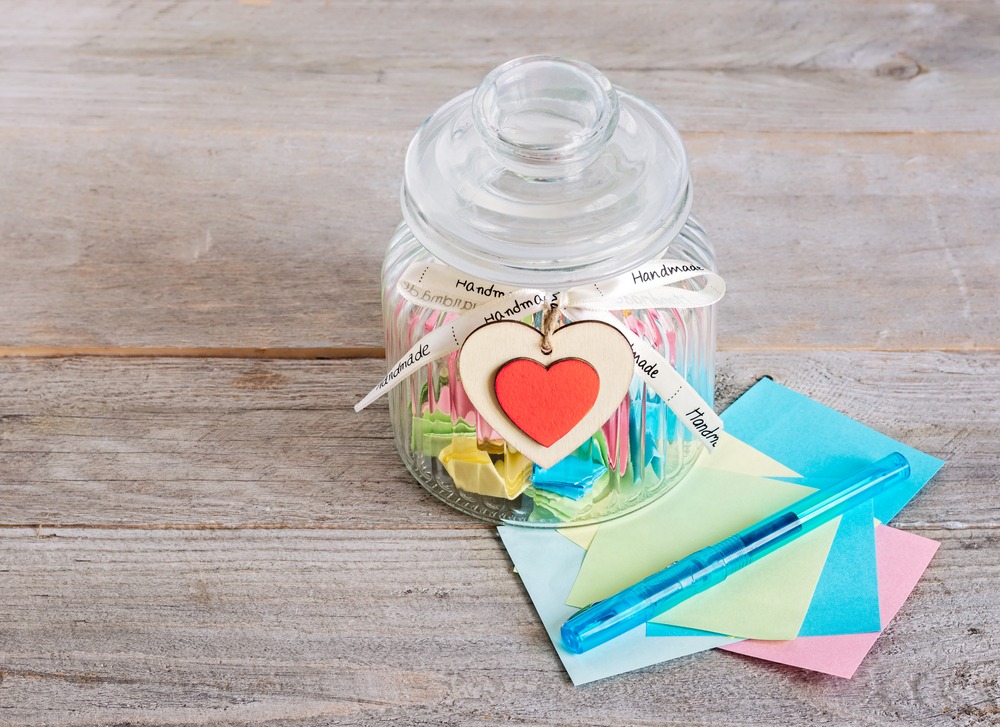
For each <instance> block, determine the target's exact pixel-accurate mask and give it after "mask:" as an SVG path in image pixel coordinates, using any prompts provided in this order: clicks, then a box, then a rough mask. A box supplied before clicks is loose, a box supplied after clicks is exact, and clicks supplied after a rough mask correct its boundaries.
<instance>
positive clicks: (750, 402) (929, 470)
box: [723, 379, 944, 523]
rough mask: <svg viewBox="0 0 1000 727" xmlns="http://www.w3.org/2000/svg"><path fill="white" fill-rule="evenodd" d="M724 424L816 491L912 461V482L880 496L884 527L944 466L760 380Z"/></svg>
mask: <svg viewBox="0 0 1000 727" xmlns="http://www.w3.org/2000/svg"><path fill="white" fill-rule="evenodd" d="M723 420H724V421H725V423H726V431H727V432H729V433H730V434H732V435H734V436H736V437H737V438H738V439H741V440H743V441H744V442H746V443H747V444H749V445H750V446H752V447H755V448H756V449H759V450H760V451H761V452H763V453H764V454H766V455H768V456H770V457H773V458H774V459H776V460H778V461H779V462H781V463H782V464H784V465H786V466H788V467H791V468H792V469H793V470H795V471H796V472H798V473H799V474H801V475H802V476H803V477H805V481H804V482H801V484H805V485H809V486H811V487H822V486H823V484H824V482H830V481H832V480H835V479H840V478H843V477H847V476H848V475H849V474H851V473H852V472H855V471H857V470H859V469H861V468H862V467H864V466H865V465H867V464H870V463H872V462H874V461H875V460H877V459H881V458H882V457H885V456H886V455H888V454H892V453H893V452H901V453H902V454H903V455H904V456H905V457H906V458H907V459H908V460H909V461H910V479H909V481H908V482H905V483H902V484H901V485H899V486H896V487H892V488H890V489H889V490H888V491H887V492H885V493H883V494H881V495H879V496H878V497H876V498H875V508H874V514H875V517H877V518H878V519H879V520H880V521H882V522H884V523H888V522H889V521H890V520H891V519H892V518H893V517H895V515H896V513H898V512H899V511H900V510H901V509H902V508H903V506H904V505H906V503H908V502H909V501H910V500H911V499H912V498H913V496H914V495H915V494H917V492H918V491H919V490H920V488H921V487H923V486H924V484H926V483H927V481H928V480H929V479H930V478H931V477H933V476H934V473H936V472H937V471H938V470H939V469H941V465H943V464H944V462H943V461H941V460H940V459H938V458H937V457H931V456H930V455H929V454H924V453H923V452H921V451H919V450H916V449H914V448H913V447H908V446H906V445H905V444H901V443H900V442H897V441H896V440H894V439H892V438H891V437H887V436H886V435H884V434H882V433H880V432H876V431H875V430H874V429H869V428H868V427H866V426H865V425H864V424H861V423H860V422H856V421H854V420H853V419H851V418H850V417H847V416H844V415H843V414H841V413H840V412H837V411H834V410H833V409H831V408H829V407H827V406H824V405H823V404H820V403H819V402H818V401H813V400H812V399H810V398H809V397H808V396H803V395H802V394H799V393H797V392H795V391H792V390H791V389H788V388H786V387H784V386H782V385H781V384H778V383H775V382H774V381H772V380H771V379H761V380H760V381H758V382H757V383H756V384H755V385H754V386H753V387H751V388H750V390H749V391H747V392H746V393H745V394H744V395H743V396H741V397H740V398H739V399H737V400H736V401H735V402H733V404H732V406H730V407H729V408H728V409H727V410H726V411H725V413H724V414H723ZM811 480H815V481H811Z"/></svg>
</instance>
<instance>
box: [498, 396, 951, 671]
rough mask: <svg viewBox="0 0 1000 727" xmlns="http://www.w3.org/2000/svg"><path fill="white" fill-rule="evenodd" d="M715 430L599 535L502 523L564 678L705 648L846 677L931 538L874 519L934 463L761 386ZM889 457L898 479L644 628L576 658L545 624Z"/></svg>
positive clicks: (909, 585)
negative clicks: (715, 436) (902, 463)
mask: <svg viewBox="0 0 1000 727" xmlns="http://www.w3.org/2000/svg"><path fill="white" fill-rule="evenodd" d="M723 419H724V421H725V424H726V432H727V434H726V436H725V438H724V440H723V442H722V444H720V446H719V448H718V450H717V452H716V453H715V454H714V455H712V456H708V455H704V456H702V457H701V458H699V460H698V462H697V463H696V464H695V467H694V469H693V470H692V471H691V473H690V474H689V475H688V476H687V477H686V478H685V479H684V481H683V482H681V483H680V484H679V485H678V486H677V487H676V488H675V489H674V490H673V491H671V492H669V493H667V494H666V495H665V496H664V497H662V498H660V499H659V500H657V501H656V502H654V503H652V504H650V505H648V506H647V507H645V508H643V509H642V510H640V511H638V512H636V513H634V514H632V515H628V516H625V517H622V518H619V519H617V520H613V521H611V522H608V523H605V524H603V525H599V526H590V527H577V528H566V529H564V530H561V531H558V532H554V531H545V530H534V529H530V528H522V527H517V526H502V527H501V528H500V529H499V530H500V536H501V538H502V539H503V542H504V545H505V546H506V548H507V550H508V552H509V553H510V556H511V558H512V560H513V561H514V564H515V566H516V567H517V571H518V573H519V574H520V576H521V579H522V580H523V581H524V585H525V587H526V588H527V590H528V592H529V594H530V595H531V598H532V601H533V602H534V604H535V607H536V609H537V610H538V613H539V615H540V616H541V619H542V621H543V623H544V624H545V627H546V629H547V631H548V633H549V636H550V637H551V638H552V641H553V643H554V644H555V646H556V651H557V652H558V653H559V656H560V658H561V659H562V660H563V663H564V665H565V666H566V669H567V672H568V673H569V675H570V677H571V679H572V680H573V682H574V683H576V684H582V683H586V682H589V681H593V680H595V679H601V678H604V677H607V676H612V675H614V674H620V673H622V672H626V671H630V670H633V669H638V668H641V667H643V666H648V665H650V664H655V663H658V662H661V661H666V660H669V659H673V658H677V657H680V656H684V655H687V654H691V653H695V652H698V651H704V650H707V649H712V648H716V647H719V648H722V649H725V650H727V651H733V652H737V653H741V654H745V655H748V656H753V657H757V658H761V659H766V660H769V661H775V662H779V663H784V664H789V665H792V666H798V667H802V668H806V669H812V670H815V671H820V672H825V673H828V674H834V675H837V676H842V677H850V676H852V675H853V673H854V671H855V670H856V669H857V667H858V665H859V664H860V663H861V660H862V659H863V657H864V656H865V654H867V653H868V651H869V649H870V648H871V646H872V645H873V644H874V643H875V640H876V639H877V638H878V635H879V633H880V631H881V630H882V629H883V628H885V626H886V625H887V624H888V622H889V620H890V619H891V618H892V617H893V616H894V615H895V613H896V611H898V610H899V608H900V607H901V606H902V604H903V602H904V601H905V599H906V597H907V596H908V595H909V593H910V591H912V589H913V588H914V586H915V585H916V583H917V581H918V580H919V577H920V575H921V574H922V573H923V571H924V570H925V569H926V567H927V565H928V563H929V562H930V559H931V557H932V556H933V554H934V552H935V550H936V549H937V546H938V544H937V543H936V542H935V541H932V540H928V539H926V538H923V537H920V536H917V535H914V534H911V533H906V532H904V531H900V530H896V529H894V528H891V527H888V526H886V525H882V524H880V523H886V522H888V521H889V520H890V519H891V518H892V517H893V516H894V515H895V514H896V513H897V512H898V511H899V510H900V509H901V508H902V507H903V506H904V505H905V504H906V503H907V502H908V501H909V500H910V499H911V498H912V497H913V496H914V495H915V494H916V493H917V491H919V489H920V488H921V487H922V486H923V485H924V484H925V483H926V482H927V481H928V480H929V479H930V478H931V477H932V476H933V475H934V473H935V472H937V470H938V469H939V468H940V467H941V465H942V464H943V463H942V462H941V460H938V459H936V458H934V457H931V456H929V455H926V454H924V453H922V452H919V451H917V450H915V449H912V448H911V447H907V446H906V445H903V444H900V443H899V442H895V441H893V440H892V439H890V438H889V437H886V436H884V435H882V434H879V433H878V432H875V431H873V430H871V429H869V428H867V427H865V426H863V425H861V424H859V423H858V422H855V421H853V420H851V419H849V418H847V417H845V416H843V415H841V414H838V413H837V412H835V411H833V410H831V409H829V408H827V407H825V406H823V405H821V404H819V403H817V402H815V401H812V400H811V399H808V398H807V397H804V396H802V395H801V394H797V393H795V392H793V391H791V390H789V389H787V388H785V387H783V386H780V385H779V384H776V383H774V382H773V381H771V380H770V379H763V380H762V381H760V382H759V383H758V384H757V385H755V386H754V387H753V388H752V389H750V391H748V392H747V393H746V394H745V395H744V396H743V397H741V398H740V399H739V400H738V401H737V402H736V403H734V404H733V405H732V406H731V407H729V409H728V410H727V411H726V412H725V413H724V415H723ZM893 451H899V452H902V453H903V454H904V455H905V456H906V457H907V459H908V460H909V461H910V465H911V475H910V478H909V479H908V480H907V481H906V482H905V483H902V484H900V485H898V486H895V487H893V488H891V489H890V490H888V491H886V492H885V493H883V494H882V495H879V496H878V497H876V498H875V499H874V500H873V501H869V502H867V503H866V504H863V505H860V506H859V507H857V508H854V509H853V510H851V511H849V512H847V513H846V514H844V515H843V516H842V517H841V518H839V519H838V520H835V521H833V522H830V523H828V524H826V525H824V526H822V527H820V528H817V529H816V530H815V531H813V532H811V533H809V534H807V535H805V536H803V537H801V538H799V539H797V540H796V541H794V542H793V543H791V544H789V545H788V546H786V547H785V548H782V549H781V550H779V551H777V552H775V553H773V554H772V555H770V556H768V557H767V558H764V559H762V560H760V561H758V562H756V563H754V564H752V565H750V566H748V567H746V568H744V569H743V570H741V571H739V572H737V573H735V574H733V575H732V576H730V577H729V578H728V579H727V580H725V581H724V582H723V583H721V584H719V585H718V586H715V587H714V588H711V589H709V590H708V591H706V592H704V593H701V594H698V595H696V596H694V597H692V598H691V599H689V600H688V601H686V602H684V603H682V604H680V605H678V606H676V607H675V608H673V609H670V610H669V611H667V612H665V613H664V614H662V615H661V616H659V617H657V618H656V619H654V620H653V621H652V622H650V623H648V624H646V625H645V626H640V627H638V628H636V629H634V630H633V631H631V632H629V633H627V634H625V635H623V636H621V637H619V638H617V639H615V640H613V641H611V642H609V643H607V644H604V645H602V646H599V647H597V648H596V649H594V650H592V651H589V652H586V653H584V654H580V655H573V654H569V653H568V652H566V651H564V650H563V649H562V648H561V646H560V644H559V628H560V626H561V625H562V623H563V622H564V621H565V620H566V619H567V618H569V617H570V616H571V615H573V614H574V613H576V611H577V610H579V609H580V608H582V607H584V606H587V605H589V604H590V603H593V602H595V601H598V600H601V599H603V598H606V597H608V596H610V595H612V594H614V593H616V592H618V591H620V590H622V589H623V588H625V587H627V586H629V585H631V584H632V583H635V582H636V581H639V580H641V579H642V578H644V577H645V576H647V575H649V574H651V573H655V572H657V571H659V570H661V569H662V568H663V567H665V566H666V565H668V564H670V563H672V562H673V561H675V560H678V559H679V558H681V557H683V556H685V555H687V554H688V553H691V552H693V551H695V550H698V549H700V548H702V547H704V546H707V545H711V544H713V543H715V542H717V541H719V540H721V539H723V538H725V537H727V536H729V535H731V534H733V533H734V532H736V531H738V530H740V529H742V528H744V527H746V526H748V525H751V524H753V523H754V522H757V521H758V520H761V519H763V518H764V517H766V516H768V515H770V514H771V513H773V512H775V511H777V510H779V509H781V508H783V507H786V506H787V505H789V504H791V503H793V502H795V501H796V500H799V499H801V498H802V497H804V496H805V495H807V494H809V493H810V492H813V491H814V489H816V488H821V487H823V486H825V485H827V484H831V483H832V482H835V481H837V480H839V479H841V478H843V477H844V476H846V475H848V474H850V473H851V472H853V471H855V470H857V469H859V468H861V467H863V466H864V465H866V464H868V463H870V462H873V461H875V460H877V459H879V458H881V457H883V456H885V455H887V454H889V453H890V452H893Z"/></svg>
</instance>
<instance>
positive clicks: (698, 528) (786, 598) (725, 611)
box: [567, 458, 839, 640]
mask: <svg viewBox="0 0 1000 727" xmlns="http://www.w3.org/2000/svg"><path fill="white" fill-rule="evenodd" d="M702 459H703V460H704V459H706V458H702ZM811 492H813V490H812V488H809V487H803V486H801V485H794V484H790V483H787V482H780V481H777V480H769V479H766V478H763V477H756V476H753V475H745V474H740V473H737V472H727V471H723V470H717V469H713V468H711V467H708V466H702V465H701V463H700V462H699V464H698V465H696V466H695V467H694V468H693V469H692V471H691V473H690V474H689V475H688V476H687V477H686V478H685V479H684V480H683V481H682V482H681V483H680V484H679V485H678V486H677V487H676V488H675V489H674V490H673V491H672V492H669V493H667V494H666V495H664V496H663V497H662V498H660V499H659V500H657V501H656V502H654V503H651V504H650V505H648V506H646V507H644V508H642V509H641V510H639V511H637V512H635V513H633V514H631V515H626V516H625V517H622V518H619V519H618V520H614V521H612V522H610V523H606V524H604V525H601V526H600V528H599V529H598V532H597V534H596V535H595V536H594V538H593V541H592V542H591V543H590V548H589V550H588V552H587V556H586V558H585V559H584V561H583V567H582V568H581V569H580V573H579V575H578V576H577V579H576V582H575V583H574V584H573V589H572V591H571V592H570V595H569V598H568V600H567V604H568V605H571V606H576V607H581V608H582V607H583V606H587V605H589V604H591V603H593V602H594V601H599V600H601V599H604V598H607V597H608V596H610V595H612V594H614V593H617V592H618V591H620V590H622V589H623V588H626V587H627V586H630V585H631V584H633V583H636V582H637V581H640V580H642V579H643V578H645V577H646V576H648V575H651V574H652V573H656V572H658V571H660V570H662V569H663V568H665V567H666V566H668V565H670V564H671V563H673V562H674V561H676V560H679V559H680V558H683V557H684V556H686V555H689V554H690V553H693V552H694V551H696V550H699V549H700V548H703V547H706V546H708V545H712V544H714V543H717V542H718V541H720V540H722V539H723V538H726V537H728V536H730V535H732V534H733V533H735V532H738V531H739V530H742V529H743V528H745V527H747V526H749V525H752V524H754V523H755V522H757V521H758V520H761V519H763V518H765V517H767V516H768V515H771V514H772V513H774V512H776V511H778V510H780V509H782V508H784V507H787V506H788V505H790V504H791V503H793V502H795V501H796V500H799V499H801V498H803V497H805V496H806V495H808V494H809V493H811ZM838 522H839V519H838V520H835V521H833V522H831V523H828V524H826V525H824V526H822V527H820V528H817V529H816V530H814V531H813V532H811V533H808V534H807V535H804V536H802V537H801V538H799V539H797V540H796V541H794V542H793V543H791V544H789V545H787V546H786V547H784V548H782V549H780V550H779V551H776V552H775V553H772V554H771V555H769V556H768V557H767V558H764V559H762V560H760V561H757V562H756V563H754V564H752V565H749V566H747V567H746V568H744V569H743V570H741V571H739V572H737V573H735V574H734V575H732V576H730V577H729V578H728V579H726V580H725V581H724V582H722V583H720V584H719V585H717V586H715V587H713V588H711V589H709V590H707V591H705V592H704V593H700V594H698V595H697V596H693V597H692V598H690V599H689V600H687V601H685V602H684V603H682V604H680V605H679V606H676V607H674V608H672V609H670V610H669V611H667V612H665V613H664V614H663V615H662V616H660V617H658V618H656V619H654V620H655V621H656V622H657V623H666V624H671V625H674V626H683V627H687V628H692V629H699V630H702V631H712V632H715V633H718V634H725V635H728V636H740V637H744V638H751V639H775V640H784V639H793V638H795V637H796V636H797V635H798V632H799V627H800V626H801V625H802V622H803V620H804V619H805V615H806V611H807V610H808V609H809V602H810V601H811V600H812V594H813V591H814V590H815V589H816V583H817V582H818V581H819V576H820V573H821V572H822V570H823V564H824V563H825V561H826V556H827V553H828V551H829V549H830V545H831V543H832V542H833V537H834V535H835V534H836V528H837V524H838Z"/></svg>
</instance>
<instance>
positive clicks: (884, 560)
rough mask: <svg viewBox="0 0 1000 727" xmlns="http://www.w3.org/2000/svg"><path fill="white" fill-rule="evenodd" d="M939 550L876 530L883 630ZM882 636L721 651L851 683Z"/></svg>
mask: <svg viewBox="0 0 1000 727" xmlns="http://www.w3.org/2000/svg"><path fill="white" fill-rule="evenodd" d="M939 545H940V543H938V542H937V541H936V540H930V539H928V538H924V537H921V536H919V535H914V534H913V533H907V532H905V531H903V530H896V529H895V528H890V527H888V526H886V525H879V526H878V527H877V528H876V530H875V557H876V560H877V563H878V596H879V613H880V615H881V621H882V628H883V629H885V627H886V626H888V625H889V622H890V621H891V620H892V618H893V617H894V616H895V615H896V613H897V612H898V611H899V609H900V608H902V607H903V603H905V602H906V599H907V597H908V596H909V595H910V592H911V591H912V590H913V589H914V588H915V587H916V585H917V581H919V580H920V576H921V575H922V574H923V572H924V571H925V570H926V569H927V566H928V564H929V563H930V562H931V558H932V557H934V553H935V552H936V551H937V549H938V546H939ZM880 633H881V632H878V633H870V634H845V635H843V636H803V637H800V638H797V639H792V640H791V641H754V640H747V641H741V642H739V643H736V644H732V645H731V646H722V647H719V648H721V649H724V650H725V651H732V652H734V653H737V654H744V655H745V656H753V657H755V658H757V659H764V660H766V661H773V662H777V663H779V664H788V665H789V666H797V667H801V668H803V669H811V670H812V671H818V672H822V673H824V674H832V675H834V676H838V677H844V678H845V679H850V678H851V677H852V676H854V672H855V671H857V668H858V666H860V665H861V661H862V660H863V659H864V658H865V656H866V655H867V654H868V652H869V651H870V650H871V648H872V646H873V645H874V644H875V641H876V640H877V639H878V637H879V634H880Z"/></svg>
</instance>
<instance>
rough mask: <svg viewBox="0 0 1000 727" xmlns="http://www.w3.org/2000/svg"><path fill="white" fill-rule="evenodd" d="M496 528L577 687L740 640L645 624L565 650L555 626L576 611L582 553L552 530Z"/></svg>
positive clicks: (514, 527) (504, 526)
mask: <svg viewBox="0 0 1000 727" xmlns="http://www.w3.org/2000/svg"><path fill="white" fill-rule="evenodd" d="M497 530H498V531H499V533H500V538H501V539H502V540H503V544H504V546H505V547H506V548H507V552H508V553H509V554H510V557H511V560H512V561H513V562H514V566H515V567H516V568H517V572H518V575H520V577H521V581H522V582H523V583H524V587H525V588H526V589H527V591H528V595H529V596H531V601H532V603H534V604H535V610H536V611H538V615H539V617H540V618H541V619H542V623H543V624H544V626H545V630H546V631H547V632H548V635H549V638H550V639H551V640H552V644H553V645H554V646H555V648H556V653H557V654H558V655H559V658H560V659H561V660H562V663H563V666H564V667H565V668H566V673H567V674H569V677H570V679H572V680H573V683H574V684H576V685H580V684H586V683H587V682H592V681H596V680H597V679H603V678H605V677H609V676H614V675H615V674H622V673H624V672H628V671H632V670H634V669H641V668H642V667H645V666H650V665H651V664H658V663H660V662H662V661H668V660H670V659H676V658H679V657H682V656H687V655H689V654H694V653H697V652H699V651H705V650H707V649H714V648H715V647H716V646H722V645H724V644H731V643H735V642H736V641H739V639H730V638H728V637H725V636H718V635H716V634H703V633H702V632H694V631H688V630H684V629H678V630H677V631H676V632H675V633H678V634H680V635H678V636H676V638H672V639H650V638H646V633H645V627H644V626H638V627H636V628H634V629H632V630H631V631H629V632H628V633H627V634H624V635H622V636H620V637H618V638H617V639H615V640H614V641H612V642H610V643H607V644H603V645H602V646H599V647H597V648H596V649H593V650H591V651H588V652H586V653H584V654H570V653H569V652H567V651H565V650H564V649H563V648H562V646H561V645H560V641H559V629H560V627H562V625H563V622H564V621H565V620H566V619H568V618H569V617H570V616H572V615H573V614H574V613H576V612H577V609H575V608H573V607H571V606H567V605H566V603H565V602H566V597H567V596H568V595H569V591H570V589H571V588H572V587H573V582H574V581H575V580H576V574H577V573H579V571H580V566H581V564H582V563H583V558H584V556H585V555H586V553H587V551H586V550H584V549H583V548H581V547H580V546H579V545H576V544H575V543H572V542H570V541H569V540H567V539H566V538H564V537H563V536H561V535H559V534H558V533H556V532H555V531H552V530H537V529H534V528H525V527H519V526H516V525H501V526H500V527H499V528H497Z"/></svg>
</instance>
